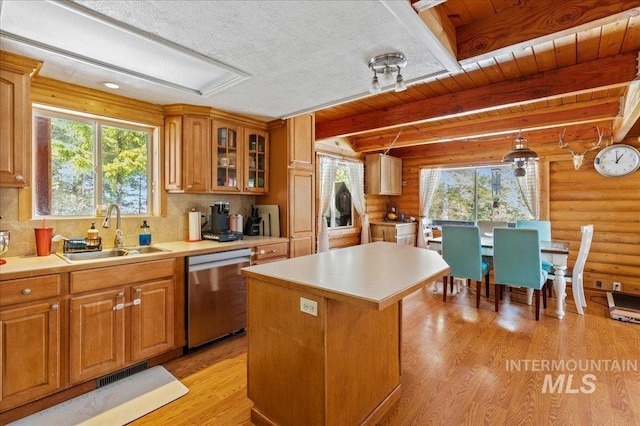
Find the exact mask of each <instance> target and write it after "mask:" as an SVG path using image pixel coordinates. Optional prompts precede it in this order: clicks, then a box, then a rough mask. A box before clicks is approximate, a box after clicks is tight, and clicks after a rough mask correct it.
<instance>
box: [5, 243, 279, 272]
mask: <svg viewBox="0 0 640 426" xmlns="http://www.w3.org/2000/svg"><path fill="white" fill-rule="evenodd" d="M288 241H289V239H288V238H282V237H263V236H257V237H248V236H245V237H244V239H242V240H238V241H229V242H224V243H220V242H217V241H209V240H203V241H195V242H188V241H173V242H166V243H157V244H152V246H154V247H159V248H161V249H164V250H167V251H164V252H156V253H153V254H143V255H139V256H123V257H111V258H105V259H94V260H82V261H74V262H69V261H66V260H64V259H62V258H61V257H60V256H58V255H57V254H50V255H49V256H35V255H31V256H14V257H7V258H4V259H5V260H6V261H7V263H5V264H4V265H0V280H7V279H14V278H23V277H29V276H36V275H43V274H49V273H51V274H54V273H61V272H68V271H73V270H80V269H91V268H96V267H103V266H112V265H120V264H126V263H136V262H144V261H147V260H155V259H167V258H172V257H184V256H192V255H197V254H206V253H215V252H221V251H228V250H234V249H240V248H248V247H256V246H259V245H265V244H275V243H283V242H284V243H286V242H288Z"/></svg>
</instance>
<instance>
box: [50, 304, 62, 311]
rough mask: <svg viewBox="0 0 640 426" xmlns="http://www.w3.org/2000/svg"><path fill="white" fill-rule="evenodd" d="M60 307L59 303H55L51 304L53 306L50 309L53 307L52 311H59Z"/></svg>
mask: <svg viewBox="0 0 640 426" xmlns="http://www.w3.org/2000/svg"><path fill="white" fill-rule="evenodd" d="M59 307H60V306H59V305H58V304H57V303H54V304H53V305H51V308H50V309H51V310H52V311H57V310H58V308H59Z"/></svg>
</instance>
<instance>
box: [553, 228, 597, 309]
mask: <svg viewBox="0 0 640 426" xmlns="http://www.w3.org/2000/svg"><path fill="white" fill-rule="evenodd" d="M580 232H581V233H582V240H581V241H580V250H579V251H578V257H577V258H576V263H574V265H573V270H571V271H568V272H567V273H566V274H565V276H564V279H565V280H566V281H567V282H569V283H571V290H572V291H573V300H574V302H575V303H576V309H577V310H578V313H579V314H580V315H584V311H583V310H582V308H586V307H587V301H586V299H585V298H584V285H583V273H584V265H585V263H586V262H587V256H589V249H590V248H591V240H592V239H593V225H585V226H581V227H580ZM555 277H556V276H555V274H553V273H550V274H549V276H548V277H547V279H548V281H547V285H548V286H549V288H551V285H552V284H553V280H554V278H555ZM563 297H564V296H563Z"/></svg>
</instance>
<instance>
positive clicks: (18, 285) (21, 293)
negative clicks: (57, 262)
mask: <svg viewBox="0 0 640 426" xmlns="http://www.w3.org/2000/svg"><path fill="white" fill-rule="evenodd" d="M61 292H62V283H61V278H60V275H42V276H39V277H29V278H19V279H15V280H9V281H3V282H2V283H0V306H6V305H13V304H15V303H25V302H31V301H34V300H40V299H46V298H47V297H54V296H59V295H60V294H61Z"/></svg>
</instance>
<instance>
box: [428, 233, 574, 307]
mask: <svg viewBox="0 0 640 426" xmlns="http://www.w3.org/2000/svg"><path fill="white" fill-rule="evenodd" d="M480 244H481V245H482V255H483V256H485V257H493V234H491V233H489V232H488V233H485V234H484V235H482V236H481V237H480ZM427 245H428V248H429V249H431V250H436V251H438V252H440V253H441V252H442V237H430V238H427ZM540 255H541V258H542V259H543V260H547V261H549V262H551V263H552V264H553V274H554V279H553V289H554V291H555V293H556V298H557V306H556V310H555V316H556V317H557V318H558V319H562V318H564V314H565V311H564V299H565V297H566V289H567V281H566V279H565V277H564V276H565V273H566V271H567V258H568V257H569V243H567V242H564V241H540ZM573 298H574V300H575V302H576V305H578V304H580V303H581V302H580V301H579V300H578V296H577V292H574V295H573Z"/></svg>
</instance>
